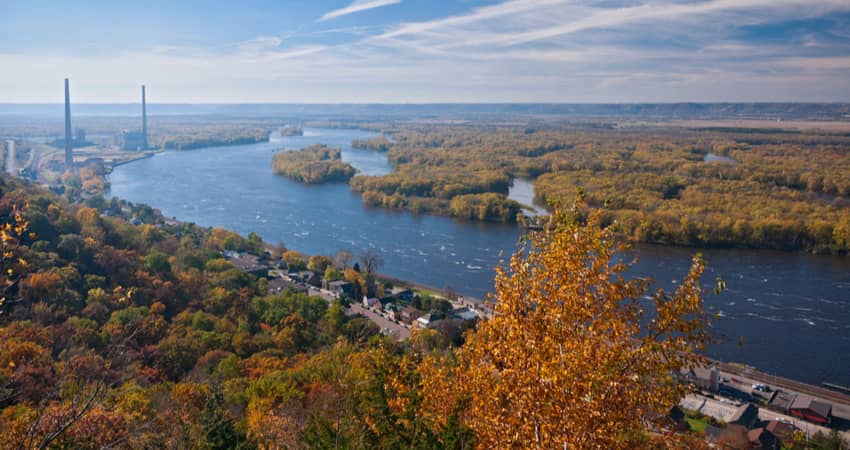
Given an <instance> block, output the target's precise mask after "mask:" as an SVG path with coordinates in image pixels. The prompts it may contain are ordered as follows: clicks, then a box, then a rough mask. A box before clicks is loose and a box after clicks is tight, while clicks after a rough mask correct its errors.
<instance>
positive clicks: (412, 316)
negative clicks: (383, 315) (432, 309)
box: [396, 306, 422, 323]
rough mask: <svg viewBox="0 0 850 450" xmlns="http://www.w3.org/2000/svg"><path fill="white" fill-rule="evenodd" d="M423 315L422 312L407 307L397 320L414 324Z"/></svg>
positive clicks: (402, 310)
mask: <svg viewBox="0 0 850 450" xmlns="http://www.w3.org/2000/svg"><path fill="white" fill-rule="evenodd" d="M421 315H422V311H420V310H418V309H416V308H414V307H412V306H405V307H404V308H402V309H401V310H399V312H398V314H396V319H397V320H400V321H402V322H404V323H413V321H415V320H416V319H417V318H418V317H419V316H421Z"/></svg>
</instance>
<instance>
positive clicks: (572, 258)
mask: <svg viewBox="0 0 850 450" xmlns="http://www.w3.org/2000/svg"><path fill="white" fill-rule="evenodd" d="M582 216H583V213H582V212H581V211H580V210H579V209H578V208H575V207H574V208H573V209H571V210H567V209H558V210H557V211H556V212H555V214H554V215H553V218H552V219H551V220H550V221H549V223H548V225H547V226H546V227H544V229H543V230H542V231H539V232H534V233H532V234H531V235H530V236H529V244H530V245H528V246H527V249H525V250H520V251H519V252H518V253H517V254H515V255H514V256H513V258H512V259H511V262H510V271H505V270H503V269H498V270H497V276H496V285H495V290H496V294H495V298H494V300H496V304H495V311H496V314H495V317H494V318H493V319H492V320H488V321H485V322H483V323H482V324H481V325H480V326H479V327H478V329H477V330H476V331H475V332H473V333H471V334H470V335H469V336H468V341H467V343H466V344H465V345H464V346H463V347H462V348H460V349H458V350H457V352H456V354H454V355H451V356H448V357H446V356H431V357H429V358H426V359H425V361H424V362H423V364H422V366H421V370H422V383H423V387H424V397H425V398H424V403H423V407H424V410H425V413H426V415H427V416H428V417H429V418H430V420H432V421H433V423H434V426H436V427H437V428H440V427H443V428H445V427H447V426H451V424H450V423H448V422H449V421H450V420H451V418H453V417H457V418H458V419H459V421H460V423H461V424H463V425H465V426H468V427H470V428H471V429H472V430H474V432H475V439H476V446H477V447H478V448H547V449H549V448H571V449H578V448H609V449H614V448H635V447H643V446H646V445H649V443H648V442H647V441H646V440H647V439H649V437H648V436H650V435H651V434H650V433H649V432H648V431H649V430H651V429H652V425H653V424H654V423H658V422H659V421H660V420H661V419H662V418H663V417H664V416H665V415H666V414H665V413H666V412H667V411H668V410H669V408H670V407H671V406H673V405H675V404H676V403H677V402H678V401H679V399H680V398H681V397H682V395H683V394H684V391H683V390H684V387H683V386H682V385H680V384H679V383H677V382H676V381H675V380H674V377H673V375H674V374H675V373H676V372H678V371H679V370H680V369H682V368H684V367H688V366H692V365H694V364H697V363H699V362H700V360H701V357H700V356H699V353H698V352H699V351H700V350H702V349H703V348H704V346H705V344H706V343H708V342H709V341H710V333H709V328H708V327H709V326H710V323H709V316H708V314H707V313H706V312H704V310H703V296H702V286H701V283H700V276H701V274H702V272H703V263H702V261H701V260H700V259H699V257H696V258H694V262H693V266H692V267H691V269H690V272H689V273H688V275H687V276H686V277H685V278H684V280H683V282H682V283H681V286H680V287H679V288H678V290H677V291H676V292H675V293H673V294H668V293H666V292H664V291H663V290H661V289H659V290H657V291H655V292H654V293H653V295H652V296H651V299H652V300H651V301H643V300H641V298H642V296H644V295H645V293H646V292H647V291H648V289H649V281H648V280H645V279H630V280H626V279H625V277H624V271H625V270H626V269H627V265H625V264H623V263H621V262H619V256H618V255H620V252H621V251H622V250H624V249H625V246H624V244H622V243H620V242H619V241H618V239H617V238H616V237H615V235H614V233H613V232H612V231H611V229H610V228H605V227H603V226H602V224H601V215H600V214H599V213H591V214H590V215H589V217H582ZM648 311H652V313H653V315H654V317H653V318H652V319H651V320H644V316H645V315H646V314H647V313H648ZM658 439H666V438H658ZM671 439H672V438H671Z"/></svg>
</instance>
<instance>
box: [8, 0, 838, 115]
mask: <svg viewBox="0 0 850 450" xmlns="http://www.w3.org/2000/svg"><path fill="white" fill-rule="evenodd" d="M441 1H442V0H441ZM399 2H400V0H373V1H355V2H354V3H351V4H350V5H349V6H348V7H346V8H342V9H338V10H335V11H331V12H329V13H327V14H325V16H323V17H322V20H329V19H332V18H334V17H340V16H344V15H346V14H352V13H354V12H357V11H363V10H366V9H371V8H376V7H379V6H384V5H388V4H395V3H399ZM846 12H850V2H848V1H847V0H605V1H600V0H504V1H501V2H499V3H494V4H490V5H488V6H481V7H474V8H469V9H467V10H465V11H463V12H460V13H457V14H448V13H447V14H444V15H443V16H442V17H436V18H433V19H430V20H424V21H419V22H407V23H384V24H371V23H370V24H369V25H368V26H364V25H363V24H359V23H355V24H351V25H352V26H347V27H345V28H327V27H325V26H318V25H316V24H306V25H305V26H304V27H302V28H298V29H297V30H295V31H288V32H287V31H286V30H281V32H280V33H277V34H275V31H276V30H264V31H263V32H262V35H260V36H257V37H255V38H253V39H246V40H242V41H237V42H231V43H228V42H225V43H218V44H216V45H198V44H194V45H195V46H194V47H193V46H191V45H187V44H185V43H183V44H181V45H160V46H152V47H151V48H149V49H147V50H145V49H134V50H127V51H126V52H117V51H116V52H115V53H114V54H101V55H97V56H95V57H75V56H73V55H72V54H68V53H64V52H59V51H57V52H54V53H51V51H50V50H46V51H45V52H43V53H42V54H37V55H36V54H32V55H30V54H27V55H25V56H24V55H21V54H20V53H19V54H17V55H16V54H14V52H13V51H8V52H9V53H7V54H2V51H0V61H3V63H4V65H5V64H8V66H9V67H16V68H17V70H14V71H7V72H6V73H5V74H4V76H2V77H0V101H15V100H18V101H49V100H50V99H54V98H59V97H56V96H57V95H58V96H61V92H59V93H58V94H56V93H53V92H51V91H50V89H51V88H52V87H55V86H59V85H58V84H56V83H55V81H56V80H54V79H53V78H55V74H56V73H67V74H68V75H69V76H72V77H76V79H78V80H80V81H78V82H76V84H75V86H79V87H78V88H77V91H76V92H78V93H79V95H84V93H85V92H87V89H88V88H89V87H91V89H97V90H98V91H97V92H105V93H104V94H101V95H102V97H99V98H92V99H91V100H92V101H95V100H100V101H108V100H118V99H120V97H119V96H120V95H124V93H125V92H128V93H129V94H128V95H134V92H135V91H134V90H132V89H126V88H125V87H124V86H119V85H117V83H118V82H116V81H115V80H125V79H126V80H132V81H133V83H137V82H140V81H146V82H148V85H149V86H150V87H151V88H153V87H156V92H157V93H158V94H159V95H160V96H159V97H158V98H169V99H170V100H171V101H197V102H204V101H207V102H209V101H234V102H250V101H263V102H275V101H283V102H370V101H373V102H429V101H430V102H465V101H471V102H481V101H486V102H496V101H542V102H573V101H582V102H594V101H595V102H617V101H627V102H633V101H819V100H825V101H836V100H845V101H850V76H848V71H850V62H848V61H850V23H848V22H850V20H848V14H846ZM810 19H816V20H810ZM789 23H791V24H793V26H790V27H789V26H788V24H789ZM825 23H826V24H827V26H826V27H824V24H825ZM801 24H802V25H801ZM311 26H312V28H311ZM763 29H767V30H769V31H767V32H764V31H761V30H763ZM777 30H781V32H777ZM760 33H761V34H760ZM243 39H244V37H243ZM812 44H816V45H812ZM83 80H85V82H86V83H90V84H89V85H88V86H86V85H83V84H81V83H83ZM123 82H124V81H121V83H123ZM54 85H55V86H54ZM18 86H33V87H32V89H30V91H28V92H27V93H26V94H24V93H23V92H22V91H21V90H20V89H19V88H18ZM220 86H228V89H220V88H219V87H220ZM60 87H61V86H60ZM131 87H132V86H131ZM108 89H113V90H112V91H107V90H108ZM38 95H41V96H42V97H37V98H34V97H33V96H38ZM128 100H132V98H131V97H128Z"/></svg>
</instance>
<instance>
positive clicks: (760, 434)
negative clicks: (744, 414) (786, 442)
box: [747, 427, 781, 450]
mask: <svg viewBox="0 0 850 450" xmlns="http://www.w3.org/2000/svg"><path fill="white" fill-rule="evenodd" d="M747 437H748V438H749V440H750V448H761V449H770V450H774V449H777V450H778V449H779V448H781V447H780V446H779V445H778V440H777V439H776V436H774V435H773V433H771V432H770V431H767V429H765V428H764V427H758V428H753V429H752V430H750V431H749V432H748V433H747Z"/></svg>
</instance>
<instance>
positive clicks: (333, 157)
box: [272, 144, 357, 184]
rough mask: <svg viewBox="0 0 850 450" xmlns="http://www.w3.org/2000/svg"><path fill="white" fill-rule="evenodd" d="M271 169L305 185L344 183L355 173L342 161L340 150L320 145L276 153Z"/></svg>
mask: <svg viewBox="0 0 850 450" xmlns="http://www.w3.org/2000/svg"><path fill="white" fill-rule="evenodd" d="M272 167H273V169H274V171H275V173H278V174H281V175H283V176H285V177H287V178H289V179H291V180H295V181H298V182H301V183H305V184H318V183H326V182H345V181H348V180H350V179H351V177H353V176H354V174H355V173H356V172H357V170H355V169H354V167H352V166H351V164H348V163H346V162H343V161H342V150H340V149H338V148H331V147H328V146H326V145H321V144H317V145H311V146H309V147H305V148H303V149H301V150H297V151H285V152H278V153H277V154H275V155H274V159H273V161H272Z"/></svg>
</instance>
